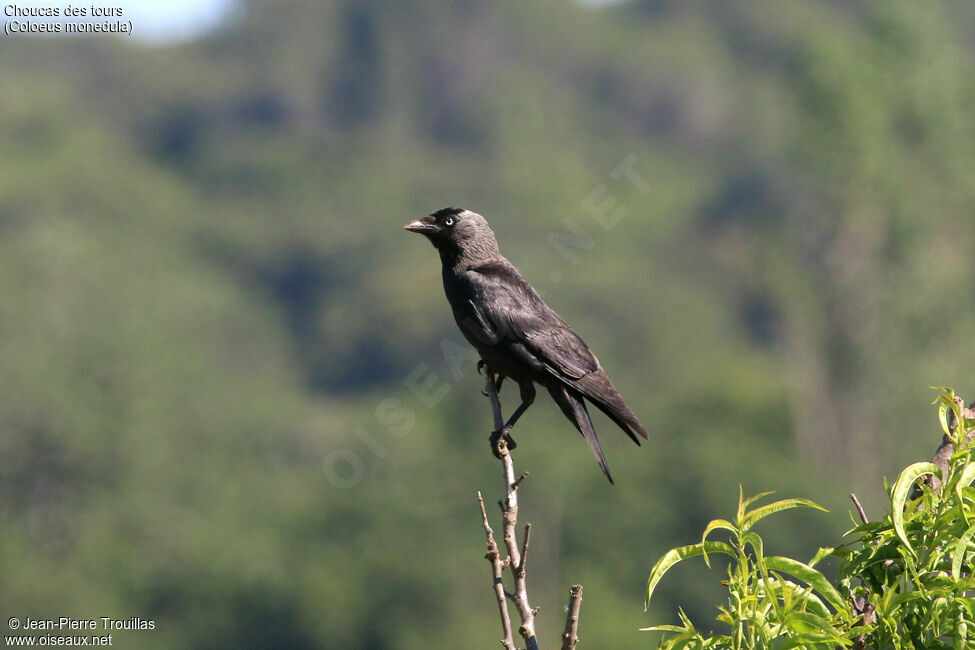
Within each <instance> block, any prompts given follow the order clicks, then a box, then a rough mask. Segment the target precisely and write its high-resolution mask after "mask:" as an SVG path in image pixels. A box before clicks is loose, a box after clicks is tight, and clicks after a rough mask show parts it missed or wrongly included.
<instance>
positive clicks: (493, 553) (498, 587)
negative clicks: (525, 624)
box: [477, 491, 515, 650]
mask: <svg viewBox="0 0 975 650" xmlns="http://www.w3.org/2000/svg"><path fill="white" fill-rule="evenodd" d="M477 503H478V504H479V505H480V506H481V521H482V523H483V524H484V534H485V536H486V537H487V554H485V556H484V557H485V558H487V560H488V561H489V562H490V563H491V570H492V572H493V573H494V593H495V595H496V596H497V598H498V611H499V612H500V614H501V628H502V630H503V631H504V639H502V640H501V645H503V646H504V648H505V650H515V639H514V636H513V635H512V634H511V617H510V616H508V601H507V600H505V596H506V595H507V593H506V592H505V590H504V583H503V582H502V581H501V578H502V576H503V572H504V567H503V566H502V563H501V553H500V552H499V551H498V544H497V542H495V541H494V531H493V530H491V524H490V523H488V516H487V511H486V510H485V509H484V497H482V496H481V493H480V491H478V493H477Z"/></svg>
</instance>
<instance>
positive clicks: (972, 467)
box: [955, 463, 975, 503]
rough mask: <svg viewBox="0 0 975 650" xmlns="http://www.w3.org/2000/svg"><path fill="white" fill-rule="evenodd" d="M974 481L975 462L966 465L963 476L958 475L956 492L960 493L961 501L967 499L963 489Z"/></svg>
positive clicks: (959, 499)
mask: <svg viewBox="0 0 975 650" xmlns="http://www.w3.org/2000/svg"><path fill="white" fill-rule="evenodd" d="M972 481H975V463H969V464H967V465H965V469H963V470H962V471H961V476H959V477H958V482H957V483H956V484H955V494H957V495H958V501H959V502H960V503H963V502H964V501H965V497H964V496H963V495H962V492H961V491H962V490H963V489H964V488H967V487H968V486H969V485H971V484H972Z"/></svg>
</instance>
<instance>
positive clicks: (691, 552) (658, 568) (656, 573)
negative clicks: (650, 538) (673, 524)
mask: <svg viewBox="0 0 975 650" xmlns="http://www.w3.org/2000/svg"><path fill="white" fill-rule="evenodd" d="M704 553H724V554H725V555H728V556H729V557H735V552H734V550H733V549H732V548H731V547H730V546H728V545H727V544H725V543H724V542H701V543H699V544H691V545H689V546H679V547H677V548H672V549H670V550H669V551H667V552H666V553H665V554H664V556H663V557H662V558H660V559H659V560H657V563H656V564H654V565H653V568H652V569H650V578H649V579H648V580H647V599H646V603H645V604H644V606H643V609H644V611H646V608H647V607H648V606H649V605H650V597H651V596H652V595H653V590H654V588H656V586H657V583H658V582H660V579H661V578H662V577H663V575H664V574H665V573H667V571H668V570H669V569H670V567H672V566H674V565H675V564H677V563H678V562H680V561H681V560H686V559H687V558H689V557H695V556H698V555H704Z"/></svg>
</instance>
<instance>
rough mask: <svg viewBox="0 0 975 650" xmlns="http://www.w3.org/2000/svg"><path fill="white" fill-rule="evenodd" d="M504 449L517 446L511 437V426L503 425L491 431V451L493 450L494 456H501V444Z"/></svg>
mask: <svg viewBox="0 0 975 650" xmlns="http://www.w3.org/2000/svg"><path fill="white" fill-rule="evenodd" d="M502 444H503V445H504V449H507V450H511V449H515V448H516V447H518V443H517V442H515V439H514V438H512V437H511V427H510V426H507V425H506V426H503V427H501V428H500V429H498V430H497V431H492V432H491V451H493V452H494V456H495V457H496V458H501V452H502V446H501V445H502Z"/></svg>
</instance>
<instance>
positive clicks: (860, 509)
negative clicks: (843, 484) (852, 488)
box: [850, 492, 870, 524]
mask: <svg viewBox="0 0 975 650" xmlns="http://www.w3.org/2000/svg"><path fill="white" fill-rule="evenodd" d="M850 498H851V499H853V505H855V506H856V507H857V512H859V513H860V521H862V522H863V523H865V524H868V523H870V522H869V520H867V514H866V513H865V512H864V511H863V506H861V505H860V500H859V499H857V495H855V494H853V493H852V492H850Z"/></svg>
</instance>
